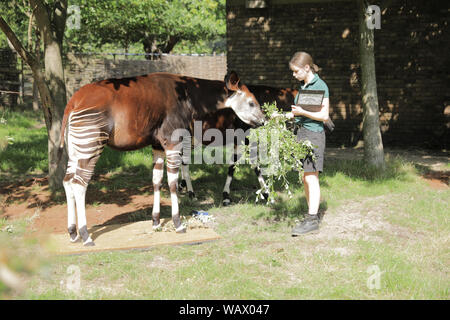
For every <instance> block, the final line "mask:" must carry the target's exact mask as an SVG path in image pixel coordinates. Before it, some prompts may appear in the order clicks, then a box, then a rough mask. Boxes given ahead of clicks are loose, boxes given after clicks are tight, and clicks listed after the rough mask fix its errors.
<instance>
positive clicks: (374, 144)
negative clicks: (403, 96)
mask: <svg viewBox="0 0 450 320" xmlns="http://www.w3.org/2000/svg"><path fill="white" fill-rule="evenodd" d="M358 6H359V31H360V42H359V49H360V57H361V58H360V59H361V74H362V79H361V81H362V89H361V94H362V105H363V136H364V160H365V162H366V163H367V164H370V165H374V166H376V167H378V168H384V166H385V163H384V150H383V141H382V139H381V132H380V116H379V108H378V95H377V81H376V75H375V55H374V45H375V43H374V31H373V29H369V27H368V25H367V22H366V21H367V20H366V10H367V6H368V4H367V1H365V0H359V1H358Z"/></svg>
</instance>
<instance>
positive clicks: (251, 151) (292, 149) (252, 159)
mask: <svg viewBox="0 0 450 320" xmlns="http://www.w3.org/2000/svg"><path fill="white" fill-rule="evenodd" d="M262 108H263V110H264V112H265V113H266V115H273V114H274V113H278V114H279V113H281V110H279V109H278V108H277V106H276V104H275V103H272V104H268V103H266V104H264V105H263V106H262ZM268 118H269V119H268V121H267V122H266V123H265V124H264V126H261V127H258V128H255V129H251V130H250V134H249V136H248V140H249V142H250V143H249V144H248V145H245V144H244V143H243V145H242V146H240V154H242V156H241V158H240V160H239V161H238V162H237V163H236V167H237V168H239V166H240V165H242V164H246V163H249V164H250V165H251V166H252V168H255V167H257V166H258V167H259V168H260V170H261V173H262V174H263V176H264V178H265V179H264V180H265V186H263V187H262V188H260V189H259V190H257V191H256V194H257V197H256V201H259V200H263V199H264V193H267V194H268V198H267V201H268V203H272V202H273V201H274V200H275V197H276V196H277V193H276V191H275V183H277V181H279V182H281V185H282V187H283V189H284V190H286V191H287V193H288V195H289V196H292V191H291V184H290V183H289V180H288V178H287V175H288V173H289V172H291V171H293V170H294V171H297V172H298V180H299V182H300V183H302V175H303V159H305V158H306V157H311V158H312V159H313V160H315V157H314V153H313V148H314V147H315V146H314V145H312V143H311V142H310V141H309V140H305V141H302V142H299V141H297V137H296V136H295V135H294V133H293V132H292V130H291V129H289V127H292V124H291V122H290V121H288V120H287V119H286V118H285V117H271V118H270V117H268Z"/></svg>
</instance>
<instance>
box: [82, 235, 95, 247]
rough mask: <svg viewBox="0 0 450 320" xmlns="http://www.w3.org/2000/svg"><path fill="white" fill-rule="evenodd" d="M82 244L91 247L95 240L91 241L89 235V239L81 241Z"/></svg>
mask: <svg viewBox="0 0 450 320" xmlns="http://www.w3.org/2000/svg"><path fill="white" fill-rule="evenodd" d="M83 246H85V247H93V246H95V242H94V241H92V239H91V238H90V237H89V239H88V240H87V242H84V243H83Z"/></svg>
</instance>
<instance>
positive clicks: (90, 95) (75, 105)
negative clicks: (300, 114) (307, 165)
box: [60, 72, 264, 246]
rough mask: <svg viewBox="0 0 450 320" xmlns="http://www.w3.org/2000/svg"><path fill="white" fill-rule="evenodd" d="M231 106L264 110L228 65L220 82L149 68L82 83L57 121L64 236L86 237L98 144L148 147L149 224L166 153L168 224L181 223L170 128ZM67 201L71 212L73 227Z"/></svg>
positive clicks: (176, 144) (252, 119)
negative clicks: (63, 166) (63, 155)
mask: <svg viewBox="0 0 450 320" xmlns="http://www.w3.org/2000/svg"><path fill="white" fill-rule="evenodd" d="M226 108H231V109H232V110H233V111H234V113H236V114H237V115H238V116H239V117H240V118H241V120H242V121H243V122H244V123H247V124H249V125H260V124H262V123H263V122H264V114H263V113H262V111H261V109H260V105H259V103H258V101H257V100H256V99H255V96H254V95H253V94H252V93H251V92H250V91H249V90H248V88H247V87H246V86H245V85H243V84H240V83H239V77H238V76H237V74H236V73H234V72H232V73H231V75H230V77H229V78H228V81H227V82H224V81H215V80H205V79H198V78H192V77H187V76H181V75H175V74H169V73H152V74H148V75H143V76H137V77H131V78H123V79H108V80H102V81H98V82H95V83H91V84H87V85H85V86H83V87H82V88H81V89H80V90H78V91H77V92H76V93H75V94H74V95H73V96H72V98H71V99H70V100H69V102H68V103H67V106H66V109H65V112H64V117H63V121H62V127H61V145H60V151H61V150H62V148H63V147H64V136H65V128H66V125H67V135H66V136H67V148H68V155H69V161H68V166H67V171H66V175H65V177H64V180H63V185H64V189H65V192H66V198H67V210H68V232H69V236H70V240H71V241H72V242H75V241H78V240H79V239H80V236H81V239H82V241H83V244H84V245H86V246H89V245H94V242H93V241H92V239H91V237H90V236H89V233H88V230H87V226H86V210H85V196H86V189H87V186H88V184H89V181H90V179H91V177H92V174H93V172H94V167H95V164H96V162H97V160H98V158H99V157H100V154H101V152H102V151H103V149H104V147H105V145H108V146H110V147H111V148H113V149H116V150H121V151H128V150H136V149H140V148H143V147H145V146H149V145H151V146H152V148H153V164H154V165H153V177H152V180H153V188H154V190H153V191H154V202H153V210H152V218H153V228H154V229H157V228H158V227H160V226H161V222H160V187H161V184H162V178H163V172H164V171H163V170H164V156H166V158H167V178H168V184H169V189H170V197H171V205H172V220H173V223H174V226H175V229H176V232H185V231H186V229H185V227H184V226H183V225H182V223H181V219H180V214H179V207H178V197H177V182H178V168H179V166H180V164H181V155H180V151H181V148H182V143H180V141H179V138H180V137H179V136H178V137H177V138H175V137H174V135H173V133H174V132H175V131H176V130H177V129H184V130H187V131H188V132H190V129H191V128H190V126H191V123H193V121H194V120H199V121H202V120H203V119H204V118H205V117H207V116H208V115H209V114H211V113H214V112H216V111H218V110H221V109H226ZM75 209H76V213H77V217H78V233H79V234H78V233H77V227H76V221H75V220H76V218H75Z"/></svg>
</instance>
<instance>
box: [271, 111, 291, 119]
mask: <svg viewBox="0 0 450 320" xmlns="http://www.w3.org/2000/svg"><path fill="white" fill-rule="evenodd" d="M278 117H284V118H286V119H292V118H294V114H293V113H292V112H287V113H278V112H276V111H275V112H274V113H272V114H271V115H270V118H271V119H273V118H278Z"/></svg>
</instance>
